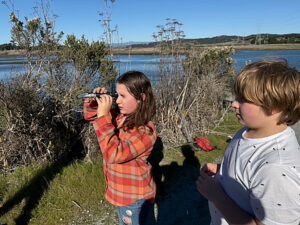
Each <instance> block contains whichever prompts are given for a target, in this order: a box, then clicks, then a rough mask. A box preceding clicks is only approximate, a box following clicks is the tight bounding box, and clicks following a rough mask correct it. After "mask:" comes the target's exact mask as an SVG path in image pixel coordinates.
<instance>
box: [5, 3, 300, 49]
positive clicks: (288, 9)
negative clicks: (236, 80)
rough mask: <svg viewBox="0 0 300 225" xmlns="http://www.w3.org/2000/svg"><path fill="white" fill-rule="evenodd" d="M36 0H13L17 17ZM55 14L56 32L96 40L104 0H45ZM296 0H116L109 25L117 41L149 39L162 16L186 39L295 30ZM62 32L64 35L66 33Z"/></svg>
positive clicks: (298, 24) (299, 23) (298, 19)
mask: <svg viewBox="0 0 300 225" xmlns="http://www.w3.org/2000/svg"><path fill="white" fill-rule="evenodd" d="M36 1H37V0H26V1H24V0H14V3H15V4H14V6H15V9H18V10H19V18H20V19H24V16H27V17H28V18H33V17H34V15H33V6H34V5H35V2H36ZM50 4H51V12H52V13H54V14H56V15H58V18H57V19H56V31H64V33H65V36H66V35H67V34H74V35H76V36H77V37H78V38H80V37H81V35H85V36H86V38H88V40H89V41H92V40H94V41H96V40H99V39H100V37H101V36H102V33H103V28H102V27H101V25H100V23H99V22H98V20H99V19H100V17H99V15H98V12H103V11H104V10H105V7H104V3H103V0H86V1H79V0H50ZM299 12H300V0H285V1H283V0H185V1H183V0H115V3H114V4H113V8H112V16H111V19H112V25H113V26H115V25H117V26H118V37H119V38H118V41H117V42H119V43H121V42H122V43H123V42H128V41H143V42H144V41H154V40H153V38H152V34H153V33H154V32H157V28H156V26H157V25H163V24H165V23H166V18H171V19H176V20H177V21H179V22H180V23H182V24H183V25H182V30H183V31H184V34H185V35H186V38H203V37H214V36H219V35H241V36H247V35H250V34H257V33H277V34H283V33H300V13H299ZM0 28H1V33H0V44H3V43H9V41H10V28H11V24H10V23H9V10H8V9H7V8H6V7H5V6H4V5H0ZM65 36H64V37H65Z"/></svg>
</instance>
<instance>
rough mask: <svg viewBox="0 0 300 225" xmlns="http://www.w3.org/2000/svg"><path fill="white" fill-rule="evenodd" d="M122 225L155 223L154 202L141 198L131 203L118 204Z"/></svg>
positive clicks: (151, 224)
mask: <svg viewBox="0 0 300 225" xmlns="http://www.w3.org/2000/svg"><path fill="white" fill-rule="evenodd" d="M117 211H118V216H119V220H120V225H127V224H130V225H145V224H147V225H148V224H149V225H154V224H156V222H155V217H154V204H152V203H151V202H149V201H147V200H146V199H141V200H139V201H137V202H135V203H132V204H131V205H126V206H117Z"/></svg>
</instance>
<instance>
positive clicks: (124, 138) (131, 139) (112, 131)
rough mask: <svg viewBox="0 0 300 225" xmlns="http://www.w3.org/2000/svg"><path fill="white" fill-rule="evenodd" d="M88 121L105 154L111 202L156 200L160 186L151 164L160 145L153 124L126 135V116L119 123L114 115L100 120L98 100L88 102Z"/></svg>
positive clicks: (118, 204) (108, 192)
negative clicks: (151, 158)
mask: <svg viewBox="0 0 300 225" xmlns="http://www.w3.org/2000/svg"><path fill="white" fill-rule="evenodd" d="M84 117H85V119H86V120H88V121H90V122H91V123H92V124H93V126H94V128H95V131H96V134H97V138H98V142H99V145H100V148H101V151H102V154H103V167H104V175H105V178H106V184H107V187H106V191H105V198H106V199H107V201H109V202H110V203H111V204H113V205H116V206H126V205H130V204H132V203H134V202H136V201H138V200H140V199H154V198H155V194H156V185H155V183H154V180H153V177H152V173H151V169H152V167H151V165H150V164H149V163H148V161H147V158H148V156H149V155H150V153H151V151H152V148H153V145H154V143H155V141H156V132H155V128H154V125H153V123H152V122H149V123H148V124H147V126H141V127H139V128H134V129H131V130H129V131H128V130H127V131H125V130H124V129H123V128H122V124H123V122H124V119H125V117H124V115H123V114H120V115H118V116H117V118H116V119H115V121H113V120H112V116H111V115H110V114H109V115H105V116H102V117H100V118H97V102H96V101H95V100H92V101H91V102H87V101H85V103H84ZM150 127H151V129H152V130H151V129H150Z"/></svg>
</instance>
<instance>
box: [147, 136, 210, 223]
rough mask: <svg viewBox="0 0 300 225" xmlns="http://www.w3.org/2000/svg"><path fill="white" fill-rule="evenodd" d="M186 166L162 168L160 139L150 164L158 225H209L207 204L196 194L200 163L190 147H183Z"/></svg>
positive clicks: (176, 164) (175, 165)
mask: <svg viewBox="0 0 300 225" xmlns="http://www.w3.org/2000/svg"><path fill="white" fill-rule="evenodd" d="M181 151H182V154H183V156H184V157H185V159H184V162H183V165H182V166H180V165H178V163H177V162H175V161H173V162H171V163H170V165H163V166H160V165H159V162H160V161H161V160H162V159H163V144H162V142H161V140H160V139H158V142H157V144H156V145H155V147H154V149H153V154H151V157H150V158H149V159H150V160H149V162H150V163H151V164H152V167H153V177H154V180H155V182H156V185H157V196H156V206H157V219H156V220H157V223H156V224H157V225H176V224H180V225H194V224H197V225H199V224H203V225H205V224H210V214H209V210H208V202H207V200H206V199H205V198H204V197H203V196H202V195H201V194H200V193H199V192H198V191H197V189H196V180H197V178H198V176H199V174H200V163H199V160H198V159H197V157H196V156H195V153H194V151H192V149H190V146H183V147H182V149H181Z"/></svg>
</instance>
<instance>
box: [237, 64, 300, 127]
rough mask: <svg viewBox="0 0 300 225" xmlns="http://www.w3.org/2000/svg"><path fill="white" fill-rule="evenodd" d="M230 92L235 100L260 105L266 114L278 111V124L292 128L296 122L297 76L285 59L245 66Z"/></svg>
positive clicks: (299, 105)
mask: <svg viewBox="0 0 300 225" xmlns="http://www.w3.org/2000/svg"><path fill="white" fill-rule="evenodd" d="M234 92H235V95H236V97H237V98H238V99H242V100H245V101H248V102H251V103H253V104H255V105H258V106H261V107H262V108H263V109H264V111H265V112H266V114H267V115H271V113H272V111H273V110H278V111H280V112H281V116H280V118H279V121H278V124H282V123H286V124H287V125H293V124H295V123H296V122H297V121H298V120H299V119H300V74H299V72H298V71H297V70H296V69H295V68H291V67H289V65H288V63H287V61H286V60H285V59H276V60H263V61H258V62H255V63H252V64H249V65H247V66H245V67H244V69H243V70H242V71H241V73H240V74H239V75H238V76H237V77H236V80H235V83H234Z"/></svg>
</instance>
